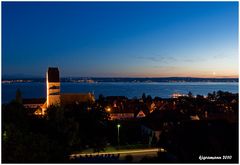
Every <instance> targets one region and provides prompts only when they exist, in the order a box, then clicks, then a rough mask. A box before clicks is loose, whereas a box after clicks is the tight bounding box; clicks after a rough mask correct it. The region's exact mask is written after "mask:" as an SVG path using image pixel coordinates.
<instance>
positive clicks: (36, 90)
mask: <svg viewBox="0 0 240 165" xmlns="http://www.w3.org/2000/svg"><path fill="white" fill-rule="evenodd" d="M18 88H19V89H20V90H21V92H22V97H23V98H40V97H42V98H45V97H46V84H45V83H43V82H34V83H32V82H31V83H11V84H6V83H4V84H2V103H7V102H9V101H11V100H12V99H14V98H15V95H16V90H17V89H18ZM218 90H222V91H228V92H232V93H238V83H237V82H236V83H235V82H234V83H229V82H226V83H225V82H184V83H165V82H157V83H121V82H117V83H112V82H111V83H110V82H103V83H69V82H64V83H61V93H87V92H94V94H95V97H96V98H98V96H99V94H103V95H104V96H127V97H128V98H133V97H138V98H140V97H141V96H142V94H143V93H145V94H146V96H147V95H151V96H152V97H155V96H159V97H162V98H169V97H171V94H173V93H175V92H179V93H182V94H187V93H188V92H189V91H191V92H192V93H193V95H197V94H200V95H207V94H208V93H212V92H213V91H218Z"/></svg>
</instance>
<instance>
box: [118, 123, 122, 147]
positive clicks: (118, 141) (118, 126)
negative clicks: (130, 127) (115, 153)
mask: <svg viewBox="0 0 240 165" xmlns="http://www.w3.org/2000/svg"><path fill="white" fill-rule="evenodd" d="M120 127H121V125H120V124H118V125H117V129H118V146H119V142H120V138H119V128H120Z"/></svg>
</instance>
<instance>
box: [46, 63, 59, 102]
mask: <svg viewBox="0 0 240 165" xmlns="http://www.w3.org/2000/svg"><path fill="white" fill-rule="evenodd" d="M46 85H47V107H49V106H50V105H57V104H60V78H59V70H58V68H51V67H49V68H48V71H47V74H46Z"/></svg>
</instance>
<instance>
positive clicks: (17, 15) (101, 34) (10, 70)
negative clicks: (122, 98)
mask: <svg viewBox="0 0 240 165" xmlns="http://www.w3.org/2000/svg"><path fill="white" fill-rule="evenodd" d="M49 66H57V67H59V69H60V72H61V76H87V77H171V76H178V77H180V76H190V77H238V2H212V3H210V2H198V3H197V2H194V3H190V2H185V3H183V2H178V3H176V2H154V3H146V2H131V3H130V2H98V3H97V2H72V3H66V2H61V3H59V2H58V3H57V2H51V3H50V2H39V3H37V2H24V3H23V2H19V3H16V2H2V74H3V75H19V74H24V75H29V76H39V77H44V76H45V72H46V70H47V68H48V67H49Z"/></svg>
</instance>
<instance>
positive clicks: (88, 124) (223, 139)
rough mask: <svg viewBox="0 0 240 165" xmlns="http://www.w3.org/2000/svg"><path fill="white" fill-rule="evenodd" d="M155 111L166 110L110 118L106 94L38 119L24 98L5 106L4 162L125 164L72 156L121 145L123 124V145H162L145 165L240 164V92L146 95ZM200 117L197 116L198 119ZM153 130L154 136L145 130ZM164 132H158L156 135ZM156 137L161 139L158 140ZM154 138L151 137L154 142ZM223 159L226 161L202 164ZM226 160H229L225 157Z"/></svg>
mask: <svg viewBox="0 0 240 165" xmlns="http://www.w3.org/2000/svg"><path fill="white" fill-rule="evenodd" d="M142 101H143V102H142V104H143V106H144V107H145V108H146V109H145V110H146V111H150V110H149V108H148V107H149V106H148V105H151V104H152V103H153V102H155V103H156V104H157V102H158V101H159V102H164V104H166V103H167V104H166V106H164V108H161V109H160V108H159V109H158V108H156V109H155V110H154V111H153V112H151V113H150V112H146V114H147V115H146V116H145V117H143V118H134V119H129V120H121V121H120V120H109V119H110V114H109V113H108V112H106V110H105V107H106V106H108V103H109V101H108V100H106V98H105V99H104V97H103V96H101V98H99V100H97V101H96V102H95V103H93V104H90V103H81V104H74V105H67V106H65V107H59V106H52V107H49V108H48V109H47V113H46V115H45V116H36V115H33V113H31V112H30V111H29V109H26V108H25V107H24V106H23V105H22V104H21V101H20V100H19V99H16V100H15V101H12V102H11V103H9V104H4V105H2V162H3V163H81V162H82V163H84V162H85V163H89V162H94V163H98V162H99V163H103V162H109V163H114V162H116V163H125V162H131V161H132V157H131V155H129V156H128V157H126V159H125V160H124V161H122V160H119V155H107V156H95V157H78V158H75V159H71V160H70V159H69V155H71V154H72V153H76V152H79V151H83V150H85V149H88V148H93V149H94V151H95V152H99V151H103V150H104V148H106V147H107V146H118V141H117V128H116V125H117V124H119V123H120V124H121V128H120V129H121V133H120V146H119V147H121V146H123V145H125V146H126V145H128V146H131V145H132V146H134V145H135V146H137V145H145V146H147V147H159V148H162V149H164V152H159V153H158V156H157V157H143V158H142V160H141V161H140V162H142V163H189V162H190V163H207V162H208V163H218V162H223V163H237V162H238V94H232V93H228V92H222V91H219V92H216V93H215V92H214V93H211V94H209V95H208V97H203V96H196V97H193V96H192V95H191V93H189V95H188V96H184V97H179V98H175V99H172V98H171V99H161V98H154V99H152V98H151V97H150V96H148V97H146V96H145V95H143V98H142ZM196 116H197V117H196ZM142 126H148V128H149V130H151V135H150V134H146V133H145V134H144V133H143V132H142ZM157 132H158V133H159V134H156V133H157ZM155 135H156V136H155ZM150 137H151V138H150ZM200 156H205V157H206V156H212V157H214V156H218V157H221V158H222V159H221V160H219V159H218V160H211V159H210V160H209V159H206V160H200V158H199V157H200ZM223 158H226V159H223Z"/></svg>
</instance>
